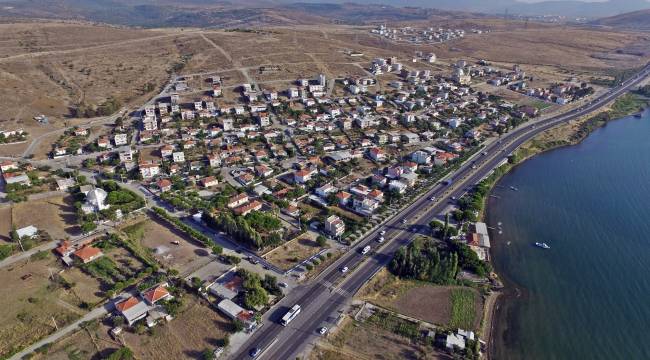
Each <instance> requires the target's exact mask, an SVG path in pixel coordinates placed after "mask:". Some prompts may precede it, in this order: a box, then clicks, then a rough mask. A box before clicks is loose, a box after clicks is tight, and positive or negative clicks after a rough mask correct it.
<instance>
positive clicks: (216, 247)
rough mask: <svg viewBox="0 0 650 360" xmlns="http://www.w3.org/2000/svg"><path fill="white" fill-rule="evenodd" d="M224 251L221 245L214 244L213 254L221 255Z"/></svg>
mask: <svg viewBox="0 0 650 360" xmlns="http://www.w3.org/2000/svg"><path fill="white" fill-rule="evenodd" d="M222 253H223V248H222V247H221V246H219V245H212V254H214V255H221V254H222Z"/></svg>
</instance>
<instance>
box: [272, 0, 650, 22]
mask: <svg viewBox="0 0 650 360" xmlns="http://www.w3.org/2000/svg"><path fill="white" fill-rule="evenodd" d="M277 1H280V2H282V1H284V2H287V1H289V2H290V1H291V0H277ZM302 1H305V2H313V3H318V2H323V1H325V2H332V3H338V4H340V3H345V2H355V3H360V4H384V5H391V6H396V7H399V6H417V7H422V8H436V9H441V10H448V11H468V12H481V13H485V14H499V15H501V14H504V13H505V12H506V11H507V12H508V13H509V14H511V15H514V14H518V15H530V16H534V15H564V16H567V17H587V18H598V17H605V16H613V15H618V14H620V13H623V12H628V11H636V10H641V9H646V8H650V2H647V1H646V0H609V1H603V2H600V1H592V2H585V1H578V0H548V1H539V2H524V1H517V0H408V1H404V0H302Z"/></svg>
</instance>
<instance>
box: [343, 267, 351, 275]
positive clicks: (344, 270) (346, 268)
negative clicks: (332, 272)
mask: <svg viewBox="0 0 650 360" xmlns="http://www.w3.org/2000/svg"><path fill="white" fill-rule="evenodd" d="M348 270H350V269H348V267H347V266H344V267H342V268H341V272H342V273H344V274H345V273H346V272H348Z"/></svg>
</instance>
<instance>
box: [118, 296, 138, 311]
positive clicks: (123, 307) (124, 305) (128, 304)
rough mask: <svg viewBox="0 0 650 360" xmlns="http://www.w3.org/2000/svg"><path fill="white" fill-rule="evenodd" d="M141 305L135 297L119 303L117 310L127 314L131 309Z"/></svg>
mask: <svg viewBox="0 0 650 360" xmlns="http://www.w3.org/2000/svg"><path fill="white" fill-rule="evenodd" d="M139 303H140V300H138V299H136V298H135V297H133V296H131V297H130V298H128V299H126V300H124V301H122V302H121V303H118V304H116V305H115V308H116V309H117V310H118V311H119V312H125V311H127V310H129V309H130V308H132V307H134V306H136V305H138V304H139Z"/></svg>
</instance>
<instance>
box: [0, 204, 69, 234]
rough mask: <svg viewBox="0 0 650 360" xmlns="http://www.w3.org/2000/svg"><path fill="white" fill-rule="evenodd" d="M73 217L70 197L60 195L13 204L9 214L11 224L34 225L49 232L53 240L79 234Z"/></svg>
mask: <svg viewBox="0 0 650 360" xmlns="http://www.w3.org/2000/svg"><path fill="white" fill-rule="evenodd" d="M36 209H38V210H36ZM36 211H38V215H37V214H36V213H35V212H36ZM75 218H76V214H75V208H74V206H73V204H72V197H71V196H65V197H64V196H60V195H57V196H54V197H51V198H47V199H40V200H35V201H29V202H22V203H18V204H15V205H14V206H13V209H12V216H11V219H12V222H13V225H15V226H16V227H17V228H21V227H25V226H29V225H34V226H36V227H37V228H38V229H39V230H44V231H46V232H47V233H49V234H50V235H51V236H52V238H53V239H55V240H59V239H64V238H66V237H68V236H72V235H77V234H79V232H80V229H79V227H78V226H77V225H75Z"/></svg>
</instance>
